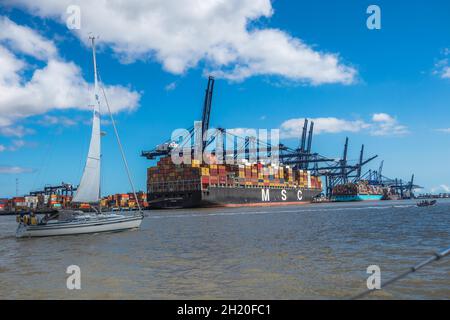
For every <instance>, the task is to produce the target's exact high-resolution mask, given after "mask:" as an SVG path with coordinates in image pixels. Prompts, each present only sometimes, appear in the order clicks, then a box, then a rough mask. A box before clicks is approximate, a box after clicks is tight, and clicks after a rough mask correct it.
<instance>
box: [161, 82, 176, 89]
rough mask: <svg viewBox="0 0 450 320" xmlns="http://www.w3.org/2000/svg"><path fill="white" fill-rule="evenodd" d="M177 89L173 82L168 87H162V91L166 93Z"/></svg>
mask: <svg viewBox="0 0 450 320" xmlns="http://www.w3.org/2000/svg"><path fill="white" fill-rule="evenodd" d="M176 88H177V83H176V82H175V81H174V82H171V83H169V84H168V85H166V86H165V87H164V90H166V91H173V90H175V89H176Z"/></svg>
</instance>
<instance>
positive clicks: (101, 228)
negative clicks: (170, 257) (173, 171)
mask: <svg viewBox="0 0 450 320" xmlns="http://www.w3.org/2000/svg"><path fill="white" fill-rule="evenodd" d="M90 39H91V41H92V58H93V64H94V94H93V97H92V101H93V103H92V108H93V117H92V133H91V141H90V145H89V151H88V155H87V159H86V165H85V167H84V171H83V176H82V177H81V181H80V184H79V186H78V189H77V192H76V194H75V196H74V198H73V201H72V202H73V203H89V204H91V207H92V208H93V209H94V210H95V213H94V214H88V213H84V212H82V211H76V210H60V211H59V212H58V213H57V214H56V215H55V216H51V217H49V218H42V219H41V220H40V221H37V220H36V219H20V220H19V225H18V227H17V231H16V237H18V238H22V237H45V236H61V235H74V234H85V233H98V232H112V231H122V230H128V229H134V228H139V226H140V225H141V222H142V220H143V218H144V215H143V212H142V210H141V207H140V205H139V201H137V204H138V207H139V211H138V212H137V213H135V214H133V215H124V214H118V213H113V212H102V211H101V206H100V198H101V196H100V190H101V189H100V188H101V182H100V180H101V179H100V169H101V166H100V164H101V143H100V140H101V131H100V100H99V83H98V74H97V64H96V63H97V62H96V57H95V38H94V37H91V38H90ZM102 92H103V94H104V93H105V92H104V90H103V88H102ZM105 104H106V106H107V108H108V111H109V115H110V118H111V122H112V125H113V128H114V133H115V135H116V138H117V143H118V145H119V149H120V152H121V154H122V159H123V162H124V165H125V169H126V171H127V175H128V179H129V182H130V184H131V188H132V190H133V193H134V196H135V198H136V199H137V196H136V192H135V189H134V185H133V181H132V179H131V175H130V172H129V169H128V164H127V161H126V158H125V154H124V152H123V149H122V144H121V143H120V138H119V135H118V133H117V128H116V125H115V122H114V119H113V117H112V113H111V110H110V108H109V104H108V100H107V99H106V95H105ZM95 204H98V209H97V208H95ZM30 221H34V222H35V223H30Z"/></svg>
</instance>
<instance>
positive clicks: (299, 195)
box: [147, 187, 322, 209]
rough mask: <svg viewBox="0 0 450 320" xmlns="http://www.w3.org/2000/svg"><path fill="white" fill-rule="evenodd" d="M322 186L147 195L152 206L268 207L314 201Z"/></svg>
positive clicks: (222, 189)
mask: <svg viewBox="0 0 450 320" xmlns="http://www.w3.org/2000/svg"><path fill="white" fill-rule="evenodd" d="M321 192H322V190H320V189H303V188H286V189H282V188H263V187H249V188H245V187H240V188H238V187H209V188H208V189H206V190H196V191H177V192H154V193H149V194H148V196H147V197H148V200H149V202H150V203H151V207H152V208H158V209H163V208H194V207H214V206H223V207H226V206H265V205H289V204H301V203H308V202H311V201H312V199H313V198H314V197H316V196H317V195H319V194H320V193H321Z"/></svg>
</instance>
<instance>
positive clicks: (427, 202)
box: [417, 200, 437, 207]
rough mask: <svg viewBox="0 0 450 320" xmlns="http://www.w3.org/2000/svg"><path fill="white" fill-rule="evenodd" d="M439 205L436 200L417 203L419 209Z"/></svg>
mask: <svg viewBox="0 0 450 320" xmlns="http://www.w3.org/2000/svg"><path fill="white" fill-rule="evenodd" d="M436 203H437V201H436V200H422V201H420V202H417V206H418V207H430V206H434V205H435V204H436Z"/></svg>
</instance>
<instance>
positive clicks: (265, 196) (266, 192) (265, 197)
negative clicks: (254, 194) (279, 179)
mask: <svg viewBox="0 0 450 320" xmlns="http://www.w3.org/2000/svg"><path fill="white" fill-rule="evenodd" d="M272 191H273V192H275V191H274V190H272ZM277 191H278V190H277ZM279 192H280V195H281V200H282V201H287V200H298V201H301V200H302V199H303V192H302V190H298V191H297V199H288V195H287V192H286V190H285V189H281V190H279ZM261 200H262V201H263V202H268V201H270V189H261Z"/></svg>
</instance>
